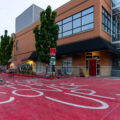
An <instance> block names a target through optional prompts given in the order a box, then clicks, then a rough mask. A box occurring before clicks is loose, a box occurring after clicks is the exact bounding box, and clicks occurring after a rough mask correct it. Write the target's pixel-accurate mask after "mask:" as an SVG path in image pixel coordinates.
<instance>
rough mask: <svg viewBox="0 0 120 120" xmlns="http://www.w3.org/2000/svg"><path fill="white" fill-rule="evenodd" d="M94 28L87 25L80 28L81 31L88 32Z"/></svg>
mask: <svg viewBox="0 0 120 120" xmlns="http://www.w3.org/2000/svg"><path fill="white" fill-rule="evenodd" d="M93 28H94V24H93V23H92V24H88V25H85V26H83V27H82V31H85V30H89V29H93Z"/></svg>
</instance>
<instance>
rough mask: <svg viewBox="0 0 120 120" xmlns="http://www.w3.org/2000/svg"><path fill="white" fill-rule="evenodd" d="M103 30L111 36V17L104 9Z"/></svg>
mask: <svg viewBox="0 0 120 120" xmlns="http://www.w3.org/2000/svg"><path fill="white" fill-rule="evenodd" d="M102 28H103V30H105V31H106V32H107V33H109V34H110V35H111V16H110V14H109V13H108V12H107V11H106V10H105V9H104V8H102Z"/></svg>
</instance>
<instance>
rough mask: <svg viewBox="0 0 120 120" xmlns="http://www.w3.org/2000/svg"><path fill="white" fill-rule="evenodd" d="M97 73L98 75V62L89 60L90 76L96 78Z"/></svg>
mask: <svg viewBox="0 0 120 120" xmlns="http://www.w3.org/2000/svg"><path fill="white" fill-rule="evenodd" d="M96 73H97V60H96V59H90V60H89V75H90V76H96Z"/></svg>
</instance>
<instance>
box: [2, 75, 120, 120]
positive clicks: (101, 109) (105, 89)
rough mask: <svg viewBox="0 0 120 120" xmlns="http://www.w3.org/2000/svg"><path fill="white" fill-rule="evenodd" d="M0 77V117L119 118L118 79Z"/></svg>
mask: <svg viewBox="0 0 120 120" xmlns="http://www.w3.org/2000/svg"><path fill="white" fill-rule="evenodd" d="M0 78H4V79H6V84H4V85H0V120H120V80H112V79H101V78H79V77H67V78H61V79H58V80H45V79H40V78H30V77H29V78H28V77H20V76H19V77H18V76H14V77H8V76H7V75H5V74H0Z"/></svg>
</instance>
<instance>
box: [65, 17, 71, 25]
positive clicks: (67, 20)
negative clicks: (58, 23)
mask: <svg viewBox="0 0 120 120" xmlns="http://www.w3.org/2000/svg"><path fill="white" fill-rule="evenodd" d="M69 21H72V16H71V17H69V18H66V19H64V20H63V24H64V23H67V22H69Z"/></svg>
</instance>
